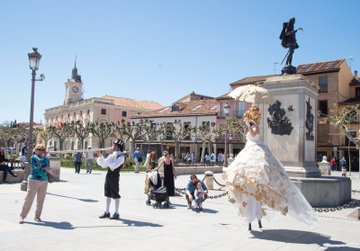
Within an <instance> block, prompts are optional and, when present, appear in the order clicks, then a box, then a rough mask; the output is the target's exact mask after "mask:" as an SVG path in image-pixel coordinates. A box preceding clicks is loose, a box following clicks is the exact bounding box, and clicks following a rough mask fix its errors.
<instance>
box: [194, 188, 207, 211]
mask: <svg viewBox="0 0 360 251" xmlns="http://www.w3.org/2000/svg"><path fill="white" fill-rule="evenodd" d="M194 195H195V203H196V211H202V210H203V208H202V203H203V201H204V200H205V191H204V189H203V188H202V186H201V182H197V183H196V189H195V191H194Z"/></svg>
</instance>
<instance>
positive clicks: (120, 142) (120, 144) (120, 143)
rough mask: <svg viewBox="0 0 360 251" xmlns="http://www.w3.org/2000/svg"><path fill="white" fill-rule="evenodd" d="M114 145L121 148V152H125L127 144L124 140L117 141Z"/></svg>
mask: <svg viewBox="0 0 360 251" xmlns="http://www.w3.org/2000/svg"><path fill="white" fill-rule="evenodd" d="M113 143H114V144H115V145H117V146H118V147H119V149H120V151H123V150H124V146H125V142H124V141H123V140H122V139H117V140H115V141H114V142H113Z"/></svg>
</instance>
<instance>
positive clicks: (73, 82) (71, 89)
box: [64, 60, 83, 104]
mask: <svg viewBox="0 0 360 251" xmlns="http://www.w3.org/2000/svg"><path fill="white" fill-rule="evenodd" d="M82 85H83V83H82V82H81V76H80V75H79V74H78V70H77V68H76V60H75V64H74V68H73V69H72V74H71V79H68V81H67V82H66V83H65V99H64V104H70V103H75V102H78V101H80V100H82V99H83V98H82Z"/></svg>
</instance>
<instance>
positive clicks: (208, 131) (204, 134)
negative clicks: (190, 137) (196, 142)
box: [193, 122, 219, 162]
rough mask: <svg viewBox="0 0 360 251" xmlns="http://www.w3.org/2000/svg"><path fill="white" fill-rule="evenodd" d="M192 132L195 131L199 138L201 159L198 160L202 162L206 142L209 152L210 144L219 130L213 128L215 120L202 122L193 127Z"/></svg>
mask: <svg viewBox="0 0 360 251" xmlns="http://www.w3.org/2000/svg"><path fill="white" fill-rule="evenodd" d="M193 132H195V133H196V134H197V135H198V136H199V137H200V139H201V142H202V151H201V159H200V162H204V158H205V151H206V144H208V145H209V153H210V151H211V147H210V144H211V142H212V141H214V138H215V137H216V136H218V135H219V131H218V130H216V128H215V122H211V123H210V122H207V123H203V124H202V125H201V126H198V127H197V128H193Z"/></svg>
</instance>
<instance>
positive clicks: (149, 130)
mask: <svg viewBox="0 0 360 251" xmlns="http://www.w3.org/2000/svg"><path fill="white" fill-rule="evenodd" d="M157 126H158V125H157V124H156V123H154V122H153V120H149V119H144V120H143V119H142V120H140V122H139V127H140V135H139V138H141V139H142V140H143V141H144V142H145V143H147V144H148V148H149V149H150V143H151V142H153V141H154V140H155V139H156V138H157V137H158V135H159V131H158V130H157Z"/></svg>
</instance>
